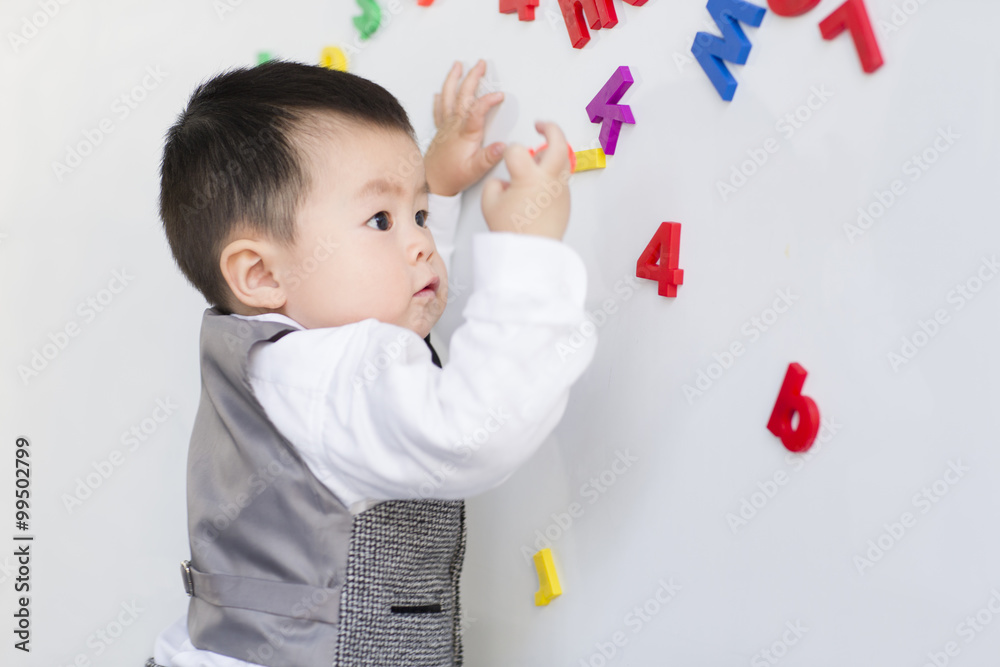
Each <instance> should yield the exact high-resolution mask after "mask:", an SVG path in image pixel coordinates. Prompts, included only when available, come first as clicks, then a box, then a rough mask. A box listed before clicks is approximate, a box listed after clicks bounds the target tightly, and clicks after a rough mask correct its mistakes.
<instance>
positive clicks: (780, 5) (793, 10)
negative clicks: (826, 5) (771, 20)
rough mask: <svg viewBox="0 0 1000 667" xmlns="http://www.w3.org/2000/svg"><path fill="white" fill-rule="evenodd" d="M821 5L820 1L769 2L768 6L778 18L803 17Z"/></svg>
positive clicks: (769, 0)
mask: <svg viewBox="0 0 1000 667" xmlns="http://www.w3.org/2000/svg"><path fill="white" fill-rule="evenodd" d="M818 4H819V0H767V6H768V7H770V8H771V11H772V12H774V13H775V14H777V15H778V16H801V15H803V14H805V13H806V12H808V11H809V10H810V9H812V8H813V7H815V6H816V5H818Z"/></svg>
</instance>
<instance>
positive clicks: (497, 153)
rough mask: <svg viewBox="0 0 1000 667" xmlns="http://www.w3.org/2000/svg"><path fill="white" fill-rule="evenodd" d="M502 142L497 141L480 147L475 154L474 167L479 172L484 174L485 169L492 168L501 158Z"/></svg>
mask: <svg viewBox="0 0 1000 667" xmlns="http://www.w3.org/2000/svg"><path fill="white" fill-rule="evenodd" d="M504 148H505V146H504V144H503V142H502V141H497V142H496V143H492V144H490V145H489V146H486V147H485V148H483V149H481V150H480V151H479V155H477V156H476V162H477V164H476V168H477V169H478V171H479V173H481V174H485V173H486V172H487V171H489V170H490V169H492V168H493V167H494V166H495V165H496V163H497V162H499V161H500V160H502V159H503V151H504Z"/></svg>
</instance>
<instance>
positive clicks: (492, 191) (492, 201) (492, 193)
mask: <svg viewBox="0 0 1000 667" xmlns="http://www.w3.org/2000/svg"><path fill="white" fill-rule="evenodd" d="M509 186H510V183H508V182H506V181H501V180H500V179H499V178H491V179H489V180H487V181H486V183H485V184H484V185H483V215H488V213H487V211H491V210H493V208H494V206H496V203H497V201H498V200H499V199H500V195H501V194H502V193H503V191H504V190H506V189H507V188H508V187H509Z"/></svg>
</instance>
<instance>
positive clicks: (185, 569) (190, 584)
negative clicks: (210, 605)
mask: <svg viewBox="0 0 1000 667" xmlns="http://www.w3.org/2000/svg"><path fill="white" fill-rule="evenodd" d="M181 579H183V580H184V592H185V593H187V594H188V597H193V596H194V577H193V576H192V575H191V561H189V560H182V561H181Z"/></svg>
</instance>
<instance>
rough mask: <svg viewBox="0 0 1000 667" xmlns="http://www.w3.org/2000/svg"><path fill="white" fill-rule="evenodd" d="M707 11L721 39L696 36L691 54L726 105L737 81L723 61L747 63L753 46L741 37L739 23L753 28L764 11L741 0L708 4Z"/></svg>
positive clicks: (709, 35)
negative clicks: (719, 32)
mask: <svg viewBox="0 0 1000 667" xmlns="http://www.w3.org/2000/svg"><path fill="white" fill-rule="evenodd" d="M707 9H708V13H709V14H710V15H711V17H712V18H713V19H715V23H716V25H718V26H719V30H720V31H722V37H719V36H718V35H712V34H710V33H707V32H699V33H698V34H697V35H695V36H694V44H692V45H691V53H693V54H694V57H695V58H696V59H697V60H698V64H699V65H701V68H702V69H703V70H705V74H707V75H708V78H709V80H710V81H711V82H712V84H713V85H714V86H715V89H716V90H717V91H719V95H721V96H722V99H724V100H726V101H727V102H728V101H729V100H731V99H733V95H734V94H735V93H736V79H735V78H733V75H732V74H730V73H729V70H728V69H727V68H726V65H725V64H724V63H723V62H722V61H723V60H728V61H729V62H732V63H736V64H737V65H742V64H744V63H745V62H746V61H747V57H748V56H749V55H750V47H751V46H752V44H750V40H749V39H747V36H746V35H745V34H744V33H743V29H742V28H741V27H740V24H739V22H740V21H742V22H743V23H746V24H747V25H751V26H753V27H755V28H756V27H757V26H759V25H760V22H761V21H762V20H763V19H764V12H766V11H767V10H766V9H764V8H763V7H758V6H757V5H751V4H750V3H749V2H744V0H708V7H707Z"/></svg>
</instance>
